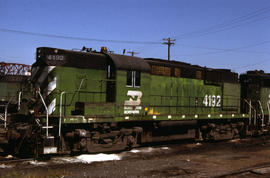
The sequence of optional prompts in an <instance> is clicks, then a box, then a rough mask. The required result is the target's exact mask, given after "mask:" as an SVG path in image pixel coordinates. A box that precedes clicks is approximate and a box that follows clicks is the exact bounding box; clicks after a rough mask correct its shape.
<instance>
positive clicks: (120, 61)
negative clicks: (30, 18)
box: [6, 47, 270, 155]
mask: <svg viewBox="0 0 270 178" xmlns="http://www.w3.org/2000/svg"><path fill="white" fill-rule="evenodd" d="M29 81H30V82H31V91H32V98H31V99H30V98H29V100H30V101H31V102H30V103H31V104H29V103H28V105H27V107H24V109H25V110H24V113H26V114H24V115H22V114H19V112H22V111H21V109H20V110H19V111H18V113H14V114H13V115H12V119H11V121H10V122H9V123H8V127H7V128H8V129H6V130H7V132H8V133H9V135H10V138H13V137H15V136H13V135H16V134H17V137H19V138H17V139H10V140H7V141H8V143H9V142H10V143H12V144H9V145H11V146H10V147H11V148H12V149H11V150H13V152H16V153H19V152H20V150H22V151H23V150H24V151H25V150H27V151H29V150H30V151H32V154H36V155H38V154H56V153H57V154H66V153H68V154H69V153H81V152H85V153H93V152H106V151H114V150H123V149H130V148H132V147H136V146H139V145H142V144H145V143H149V142H162V141H169V140H179V139H198V140H224V139H233V138H239V137H244V136H247V135H260V134H263V133H268V129H269V124H270V118H269V117H270V114H269V112H270V110H269V98H270V74H266V73H264V72H263V71H248V72H247V73H246V74H242V75H240V78H239V77H238V74H237V73H235V72H232V71H231V70H229V69H211V68H207V67H201V66H197V65H191V64H188V63H184V62H178V61H167V60H162V59H154V58H139V57H134V56H126V55H118V54H111V53H108V52H107V50H106V48H102V50H101V51H100V52H96V51H91V50H86V51H72V50H63V49H58V48H49V47H40V48H37V53H36V62H35V63H34V64H33V65H32V68H31V77H30V78H29ZM22 93H23V92H22ZM22 121H23V122H22ZM18 122H20V124H19V125H18ZM15 123H17V125H16V124H15ZM14 125H15V126H14ZM22 126H24V127H27V128H26V129H25V130H24V132H20V133H19V134H18V132H17V133H16V132H15V131H14V130H16V129H17V127H22ZM26 138H27V139H26ZM18 142H19V143H20V144H17V143H18ZM26 143H27V144H26ZM18 147H19V148H18ZM25 147H28V148H27V149H26V148H25ZM22 148H23V149H22ZM14 150H15V151H14Z"/></svg>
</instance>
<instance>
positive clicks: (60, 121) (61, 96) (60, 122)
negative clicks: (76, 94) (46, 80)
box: [59, 91, 66, 137]
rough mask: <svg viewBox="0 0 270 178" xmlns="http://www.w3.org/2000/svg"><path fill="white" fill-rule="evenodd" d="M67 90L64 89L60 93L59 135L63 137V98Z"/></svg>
mask: <svg viewBox="0 0 270 178" xmlns="http://www.w3.org/2000/svg"><path fill="white" fill-rule="evenodd" d="M65 93H66V92H65V91H63V92H62V93H61V95H60V108H59V137H61V124H62V100H63V95H64V94H65Z"/></svg>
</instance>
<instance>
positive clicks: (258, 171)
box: [212, 162, 270, 178]
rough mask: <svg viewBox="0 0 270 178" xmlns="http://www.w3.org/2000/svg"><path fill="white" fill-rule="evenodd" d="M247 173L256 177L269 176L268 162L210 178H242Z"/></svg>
mask: <svg viewBox="0 0 270 178" xmlns="http://www.w3.org/2000/svg"><path fill="white" fill-rule="evenodd" d="M247 173H249V174H250V176H251V175H254V177H255V175H258V176H262V175H263V176H269V175H270V162H267V163H263V164H262V165H255V166H250V167H246V168H241V169H238V170H234V171H230V172H227V173H224V174H221V175H218V176H214V177H212V178H225V177H232V176H235V177H237V176H241V175H242V176H243V175H244V174H247Z"/></svg>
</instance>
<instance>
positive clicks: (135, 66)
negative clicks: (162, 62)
mask: <svg viewBox="0 0 270 178" xmlns="http://www.w3.org/2000/svg"><path fill="white" fill-rule="evenodd" d="M107 55H108V56H109V57H110V58H111V59H112V60H113V62H114V64H115V67H116V68H117V69H124V70H139V71H143V72H150V71H151V67H150V65H149V64H148V63H147V62H146V61H145V60H144V59H143V58H139V57H134V56H125V55H118V54H107Z"/></svg>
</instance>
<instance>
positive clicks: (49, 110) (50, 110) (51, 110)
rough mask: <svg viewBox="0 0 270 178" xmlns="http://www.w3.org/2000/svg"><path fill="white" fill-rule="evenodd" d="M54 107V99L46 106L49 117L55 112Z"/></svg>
mask: <svg viewBox="0 0 270 178" xmlns="http://www.w3.org/2000/svg"><path fill="white" fill-rule="evenodd" d="M55 106H56V98H54V99H53V100H52V102H51V104H50V105H49V106H48V113H49V115H51V114H52V113H53V112H54V111H55Z"/></svg>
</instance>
